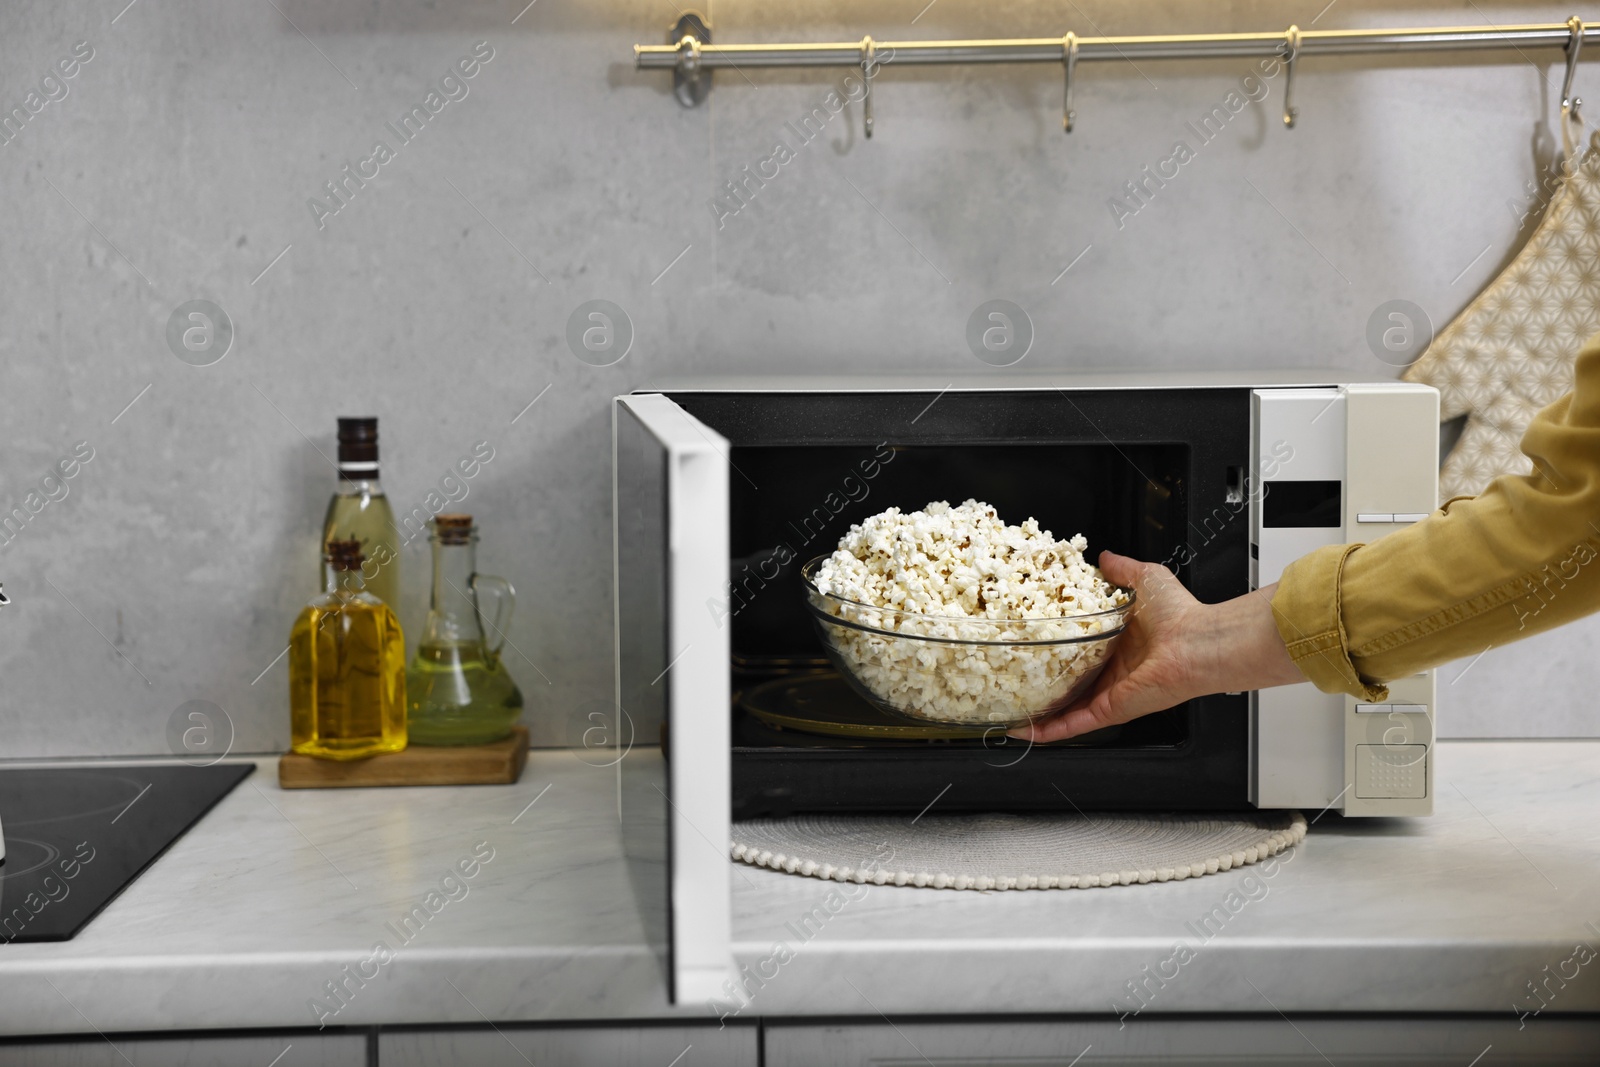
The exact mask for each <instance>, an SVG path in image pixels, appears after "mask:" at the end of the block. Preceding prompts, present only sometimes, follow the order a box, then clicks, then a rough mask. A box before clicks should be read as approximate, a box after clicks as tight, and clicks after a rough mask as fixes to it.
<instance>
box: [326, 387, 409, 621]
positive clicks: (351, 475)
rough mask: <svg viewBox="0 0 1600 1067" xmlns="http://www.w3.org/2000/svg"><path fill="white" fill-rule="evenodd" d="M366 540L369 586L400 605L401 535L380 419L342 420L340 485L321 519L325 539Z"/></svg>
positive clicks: (365, 577) (394, 605)
mask: <svg viewBox="0 0 1600 1067" xmlns="http://www.w3.org/2000/svg"><path fill="white" fill-rule="evenodd" d="M351 538H354V539H355V540H357V541H360V542H361V554H362V556H363V557H364V558H363V560H362V564H361V577H362V581H363V583H364V586H365V588H366V591H367V592H369V593H371V594H372V595H373V596H375V597H377V598H378V599H379V600H381V601H383V602H384V603H385V604H388V605H389V606H390V607H391V608H394V609H396V610H399V607H400V551H399V549H400V542H401V540H402V538H401V537H400V534H399V531H398V530H397V529H396V528H395V523H394V510H393V509H392V508H391V507H390V506H389V498H388V497H387V496H385V495H384V492H383V487H382V486H381V485H379V483H378V420H377V419H375V418H341V419H340V420H339V486H338V489H337V490H336V491H335V492H334V494H333V497H332V498H331V499H330V500H329V501H328V511H327V514H326V515H324V516H323V519H322V543H323V545H327V543H328V542H329V541H333V540H336V539H338V540H348V539H351Z"/></svg>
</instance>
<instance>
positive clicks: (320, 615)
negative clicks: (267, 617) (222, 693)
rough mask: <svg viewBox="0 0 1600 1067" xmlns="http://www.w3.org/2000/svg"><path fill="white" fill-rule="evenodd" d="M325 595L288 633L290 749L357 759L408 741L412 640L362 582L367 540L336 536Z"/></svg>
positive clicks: (325, 579)
mask: <svg viewBox="0 0 1600 1067" xmlns="http://www.w3.org/2000/svg"><path fill="white" fill-rule="evenodd" d="M323 561H324V567H323V571H324V576H323V593H322V595H321V596H318V597H316V598H315V599H313V600H312V601H311V602H310V603H309V604H307V605H306V606H305V609H304V610H303V611H301V612H300V617H299V618H298V619H296V620H295V623H294V628H293V630H291V631H290V633H289V711H290V734H291V745H290V747H291V748H292V749H293V750H294V751H295V752H299V753H301V754H303V755H307V756H317V757H320V758H322V759H337V760H351V759H364V758H366V757H368V756H376V755H378V754H379V753H381V752H398V751H400V750H401V749H403V748H405V747H406V679H405V660H406V651H405V639H404V638H403V637H402V636H401V634H400V623H399V622H398V621H397V620H396V619H395V614H394V611H393V610H392V609H391V608H390V607H389V606H388V605H387V604H385V603H384V602H383V601H381V600H379V599H378V598H377V597H375V596H373V595H372V594H371V593H369V592H367V591H366V590H365V589H364V588H363V581H362V577H361V564H362V562H363V557H362V553H361V545H360V542H358V541H355V540H353V539H351V540H337V539H336V540H333V541H330V542H328V545H327V551H326V553H325V554H324V556H323Z"/></svg>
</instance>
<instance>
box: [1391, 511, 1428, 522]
mask: <svg viewBox="0 0 1600 1067" xmlns="http://www.w3.org/2000/svg"><path fill="white" fill-rule="evenodd" d="M1427 517H1428V512H1426V511H1397V512H1395V513H1394V521H1395V522H1421V521H1422V520H1423V519H1425V518H1427Z"/></svg>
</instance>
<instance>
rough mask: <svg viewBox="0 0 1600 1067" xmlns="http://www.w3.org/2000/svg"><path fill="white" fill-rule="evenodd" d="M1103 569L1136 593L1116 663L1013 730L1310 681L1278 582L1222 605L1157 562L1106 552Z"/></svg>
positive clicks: (1038, 735) (1036, 732)
mask: <svg viewBox="0 0 1600 1067" xmlns="http://www.w3.org/2000/svg"><path fill="white" fill-rule="evenodd" d="M1100 571H1101V573H1103V574H1104V575H1105V576H1106V580H1107V581H1109V582H1112V583H1113V584H1116V585H1121V586H1128V587H1131V588H1132V589H1133V590H1134V592H1135V593H1137V594H1138V599H1137V602H1136V604H1135V606H1134V611H1133V615H1132V617H1131V618H1130V619H1129V621H1128V627H1127V630H1126V631H1124V633H1123V635H1122V640H1121V641H1119V642H1118V643H1117V647H1116V650H1115V651H1114V652H1113V653H1112V656H1111V662H1110V663H1108V664H1106V668H1105V670H1104V671H1102V672H1101V674H1100V677H1099V678H1098V679H1097V680H1096V682H1095V686H1094V689H1093V691H1092V692H1090V694H1089V695H1088V696H1086V697H1084V698H1082V699H1081V700H1079V701H1078V702H1077V703H1075V704H1073V705H1072V707H1070V708H1068V709H1067V710H1066V711H1065V712H1063V713H1061V714H1060V715H1058V716H1056V717H1055V718H1052V719H1049V720H1047V721H1045V722H1041V723H1036V724H1034V725H1033V726H1024V727H1019V728H1018V729H1016V730H1014V731H1012V734H1013V735H1014V736H1016V737H1021V738H1024V739H1030V740H1033V741H1040V742H1044V741H1060V740H1063V739H1064V738H1068V737H1076V736H1078V735H1079V734H1085V733H1088V732H1089V731H1090V730H1098V729H1100V728H1101V727H1104V726H1112V725H1115V724H1117V723H1123V722H1127V721H1129V720H1130V719H1137V718H1139V717H1140V716H1141V715H1149V714H1150V713H1152V712H1156V711H1164V710H1166V709H1167V708H1170V707H1174V706H1176V705H1178V704H1182V703H1183V702H1184V701H1186V700H1190V699H1193V698H1194V697H1198V696H1205V695H1206V694H1208V693H1222V692H1237V691H1242V690H1245V689H1265V688H1268V687H1269V686H1274V685H1288V684H1290V683H1292V682H1301V681H1304V680H1305V675H1304V674H1302V673H1301V671H1300V668H1298V667H1296V666H1295V665H1294V661H1293V660H1292V659H1290V658H1289V652H1288V649H1287V648H1285V647H1284V643H1283V639H1282V638H1281V637H1279V636H1278V627H1277V624H1276V623H1275V622H1274V621H1273V617H1272V593H1273V590H1275V589H1276V588H1277V586H1276V585H1272V586H1268V587H1267V588H1265V589H1260V590H1257V591H1256V592H1254V593H1247V594H1246V595H1244V596H1242V597H1237V598H1235V599H1233V600H1229V601H1226V602H1224V603H1221V604H1202V603H1200V601H1198V600H1196V599H1195V598H1194V597H1193V596H1191V595H1190V594H1189V591H1188V590H1187V589H1185V588H1184V587H1183V584H1182V583H1181V582H1179V581H1178V579H1177V578H1175V577H1174V576H1173V574H1172V572H1171V571H1169V570H1168V569H1167V568H1165V567H1163V566H1161V565H1160V564H1159V563H1143V562H1140V561H1139V560H1136V559H1130V558H1128V557H1127V556H1119V555H1116V554H1115V553H1112V552H1102V553H1101V554H1100Z"/></svg>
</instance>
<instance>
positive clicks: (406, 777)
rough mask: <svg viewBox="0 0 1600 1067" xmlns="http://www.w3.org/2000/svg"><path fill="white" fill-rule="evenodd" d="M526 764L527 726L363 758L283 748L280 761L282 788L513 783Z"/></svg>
mask: <svg viewBox="0 0 1600 1067" xmlns="http://www.w3.org/2000/svg"><path fill="white" fill-rule="evenodd" d="M527 762H528V729H527V727H525V726H515V727H512V729H511V736H510V737H507V738H504V739H502V740H500V741H495V742H494V743H492V744H488V745H459V746H457V745H437V746H428V745H412V746H410V747H409V748H406V749H404V750H402V751H400V752H386V753H384V754H383V755H381V756H373V757H371V758H370V759H359V760H331V759H316V758H315V757H312V756H302V755H299V754H298V753H295V752H285V753H284V754H283V757H282V758H281V759H279V760H278V785H279V786H281V787H282V788H284V789H347V788H360V789H364V788H369V787H373V786H386V785H509V784H510V783H512V782H515V781H516V780H517V779H518V778H521V777H522V768H523V766H524V765H525V764H526V763H527Z"/></svg>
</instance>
